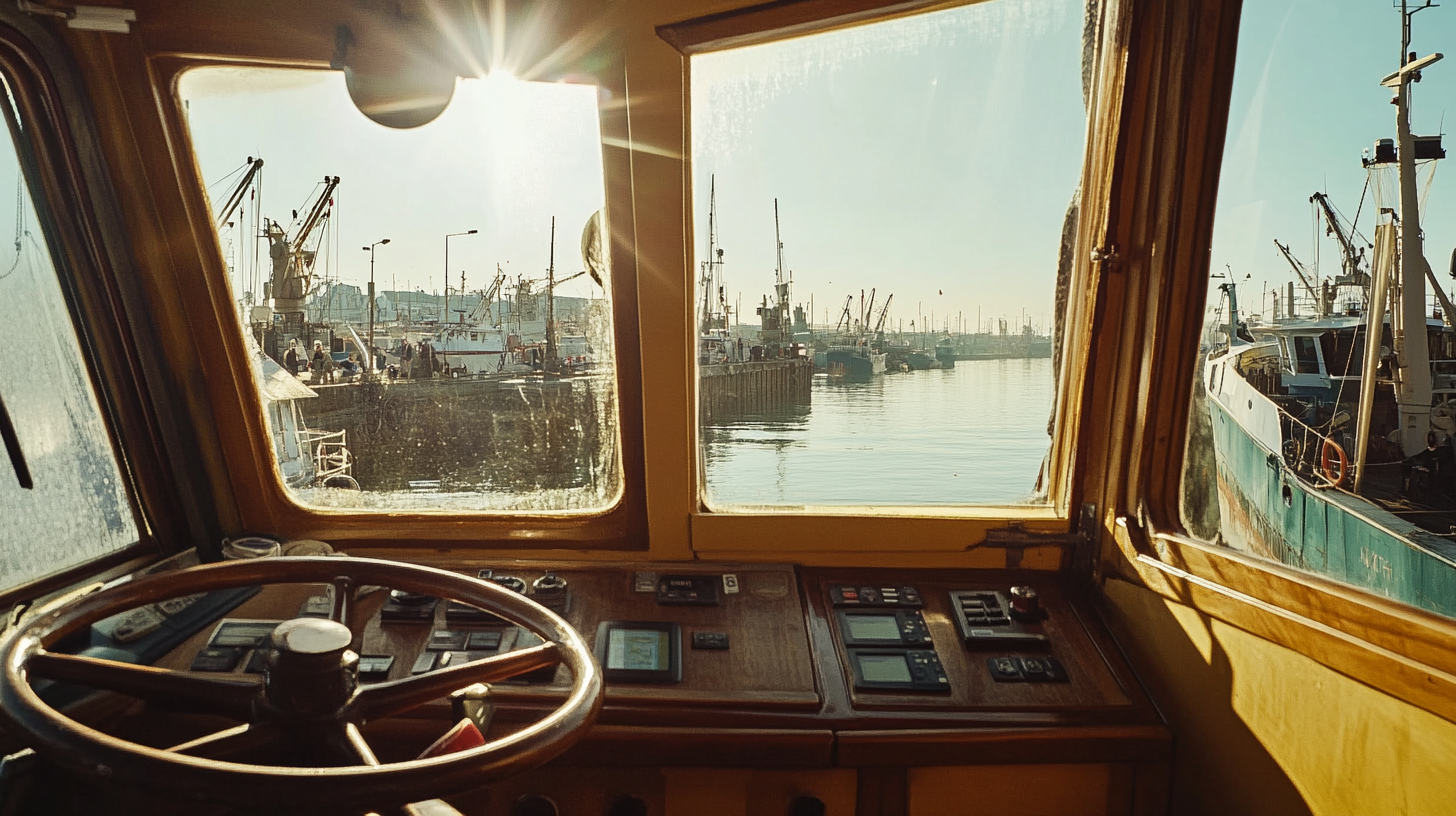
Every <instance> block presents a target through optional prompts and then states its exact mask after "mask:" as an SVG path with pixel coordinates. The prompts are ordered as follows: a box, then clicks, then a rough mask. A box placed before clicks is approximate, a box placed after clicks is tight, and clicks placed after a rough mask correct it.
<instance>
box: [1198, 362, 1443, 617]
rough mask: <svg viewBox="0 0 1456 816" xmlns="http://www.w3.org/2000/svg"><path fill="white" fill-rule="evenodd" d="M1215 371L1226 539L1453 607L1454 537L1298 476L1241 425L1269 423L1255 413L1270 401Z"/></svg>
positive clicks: (1401, 597) (1424, 602)
mask: <svg viewBox="0 0 1456 816" xmlns="http://www.w3.org/2000/svg"><path fill="white" fill-rule="evenodd" d="M1209 381H1210V378H1205V382H1209ZM1213 381H1215V382H1217V383H1218V386H1219V388H1220V392H1219V393H1210V394H1209V397H1208V399H1207V405H1208V411H1209V420H1210V423H1211V425H1212V433H1213V439H1214V458H1215V467H1216V479H1217V490H1218V508H1219V515H1220V520H1221V526H1220V529H1221V532H1222V536H1223V538H1224V541H1225V543H1227V544H1228V545H1229V546H1231V547H1232V548H1234V549H1236V550H1241V551H1244V552H1248V553H1252V554H1255V555H1261V556H1264V557H1267V558H1271V559H1274V560H1277V561H1280V562H1282V563H1284V564H1287V565H1289V566H1292V567H1297V568H1299V569H1302V570H1307V571H1309V572H1313V573H1316V574H1319V575H1324V576H1327V577H1329V578H1333V579H1335V580H1337V581H1342V582H1345V583H1348V584H1353V585H1355V586H1358V587H1361V588H1364V589H1367V590H1369V591H1371V592H1374V593H1376V594H1379V595H1383V596H1385V597H1388V598H1392V599H1395V600H1398V601H1401V602H1403V603H1408V604H1411V605H1413V606H1417V607H1420V608H1423V609H1428V610H1430V611H1432V612H1437V613H1439V614H1443V615H1456V544H1453V543H1451V542H1449V541H1447V540H1445V539H1443V538H1441V537H1440V536H1436V535H1434V534H1432V533H1430V532H1427V531H1426V530H1423V529H1421V528H1419V527H1417V526H1415V525H1414V524H1411V523H1410V522H1408V521H1405V520H1404V519H1401V518H1399V517H1397V516H1395V515H1393V514H1391V513H1389V512H1387V511H1385V510H1384V509H1382V508H1380V507H1378V506H1377V505H1375V504H1373V503H1371V502H1370V501H1368V500H1366V499H1364V498H1361V497H1360V496H1356V495H1354V494H1351V493H1347V492H1344V491H1341V490H1332V489H1328V488H1322V487H1318V486H1316V485H1313V484H1310V483H1309V482H1307V481H1305V480H1304V479H1302V478H1301V477H1300V476H1299V475H1298V474H1296V473H1295V472H1294V471H1293V470H1291V469H1290V468H1289V467H1288V466H1287V465H1286V464H1285V462H1284V460H1283V457H1282V456H1280V455H1279V454H1278V453H1276V452H1275V451H1274V450H1272V449H1271V448H1270V446H1269V445H1268V444H1266V443H1267V441H1268V440H1267V439H1266V440H1262V441H1261V439H1260V437H1262V436H1267V433H1261V432H1260V431H1259V430H1250V429H1249V428H1251V427H1252V428H1255V429H1258V428H1260V426H1262V425H1267V421H1262V420H1267V417H1262V418H1261V416H1260V415H1261V414H1264V413H1268V412H1270V411H1276V410H1277V409H1276V408H1275V406H1274V405H1273V403H1271V402H1269V401H1268V400H1267V399H1266V398H1264V396H1263V395H1262V394H1260V393H1258V391H1256V390H1255V389H1254V388H1253V387H1252V386H1250V385H1249V384H1248V383H1247V382H1245V381H1244V380H1243V379H1242V378H1241V377H1238V376H1237V375H1235V374H1233V373H1232V371H1231V370H1230V371H1229V372H1228V377H1227V380H1226V381H1225V380H1223V379H1222V377H1215V378H1213ZM1261 401H1262V403H1263V404H1262V405H1261V404H1260V402H1261ZM1275 416H1276V423H1277V414H1275ZM1276 427H1277V424H1276Z"/></svg>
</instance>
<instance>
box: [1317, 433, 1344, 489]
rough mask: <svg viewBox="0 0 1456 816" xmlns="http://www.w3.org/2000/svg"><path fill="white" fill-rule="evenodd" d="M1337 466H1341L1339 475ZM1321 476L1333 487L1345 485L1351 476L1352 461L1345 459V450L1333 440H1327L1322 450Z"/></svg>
mask: <svg viewBox="0 0 1456 816" xmlns="http://www.w3.org/2000/svg"><path fill="white" fill-rule="evenodd" d="M1336 465H1338V466H1339V471H1338V475H1337V474H1336V470H1335V466H1336ZM1320 475H1322V476H1324V477H1325V481H1327V482H1329V483H1330V485H1331V486H1332V487H1340V486H1342V485H1344V484H1345V480H1346V479H1348V478H1349V476H1350V460H1349V459H1347V458H1346V457H1345V449H1344V448H1342V447H1340V443H1339V442H1336V441H1335V440H1333V439H1329V438H1326V439H1325V444H1324V446H1323V447H1321V448H1320Z"/></svg>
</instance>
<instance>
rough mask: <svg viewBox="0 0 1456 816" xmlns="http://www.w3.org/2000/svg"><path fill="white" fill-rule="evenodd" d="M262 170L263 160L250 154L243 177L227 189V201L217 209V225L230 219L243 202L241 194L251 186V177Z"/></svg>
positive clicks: (254, 176) (223, 223) (221, 224)
mask: <svg viewBox="0 0 1456 816" xmlns="http://www.w3.org/2000/svg"><path fill="white" fill-rule="evenodd" d="M262 170H263V160H262V159H255V158H253V157H252V156H249V157H248V170H247V172H246V173H243V177H242V178H241V179H239V180H238V183H237V184H236V185H235V186H234V187H233V188H232V189H231V190H230V191H229V193H228V196H227V201H226V202H225V203H224V204H223V205H222V209H221V210H218V215H217V225H218V226H219V227H222V226H224V225H225V224H227V222H228V221H229V220H231V219H232V217H233V213H234V212H236V211H237V209H238V207H239V206H240V205H241V204H242V203H243V194H244V193H246V192H247V191H248V190H249V189H250V188H251V187H252V186H253V179H255V178H257V177H258V173H260V172H261V171H262ZM234 172H236V171H234Z"/></svg>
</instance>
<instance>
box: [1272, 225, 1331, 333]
mask: <svg viewBox="0 0 1456 816" xmlns="http://www.w3.org/2000/svg"><path fill="white" fill-rule="evenodd" d="M1274 246H1277V247H1279V251H1280V252H1281V253H1283V255H1284V260H1286V261H1289V266H1290V267H1291V268H1293V269H1294V274H1295V275H1296V276H1298V277H1299V282H1300V283H1302V284H1304V291H1306V292H1308V293H1309V297H1310V299H1311V300H1313V301H1314V302H1315V303H1317V304H1319V310H1320V316H1321V317H1323V316H1324V313H1325V300H1324V298H1322V297H1320V296H1319V293H1317V292H1315V290H1314V284H1312V283H1310V281H1309V279H1310V271H1309V270H1308V269H1305V268H1304V264H1302V263H1300V262H1299V259H1297V258H1295V257H1294V254H1293V253H1291V252H1290V251H1289V247H1288V246H1286V245H1284V244H1281V243H1279V239H1278V238H1275V239H1274Z"/></svg>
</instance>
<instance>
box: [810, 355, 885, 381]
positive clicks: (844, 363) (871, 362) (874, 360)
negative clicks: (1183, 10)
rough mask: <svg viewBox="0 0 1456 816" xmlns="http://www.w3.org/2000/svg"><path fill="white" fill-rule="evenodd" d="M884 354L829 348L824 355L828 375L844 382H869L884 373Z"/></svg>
mask: <svg viewBox="0 0 1456 816" xmlns="http://www.w3.org/2000/svg"><path fill="white" fill-rule="evenodd" d="M885 357H886V355H884V354H879V353H876V352H866V353H860V352H857V351H836V350H834V349H830V351H829V353H828V354H827V355H826V356H825V363H826V365H827V367H828V369H829V376H831V377H837V378H839V379H842V380H844V381H846V382H869V381H870V380H871V379H874V378H875V377H877V376H879V375H881V374H884V373H885Z"/></svg>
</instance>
